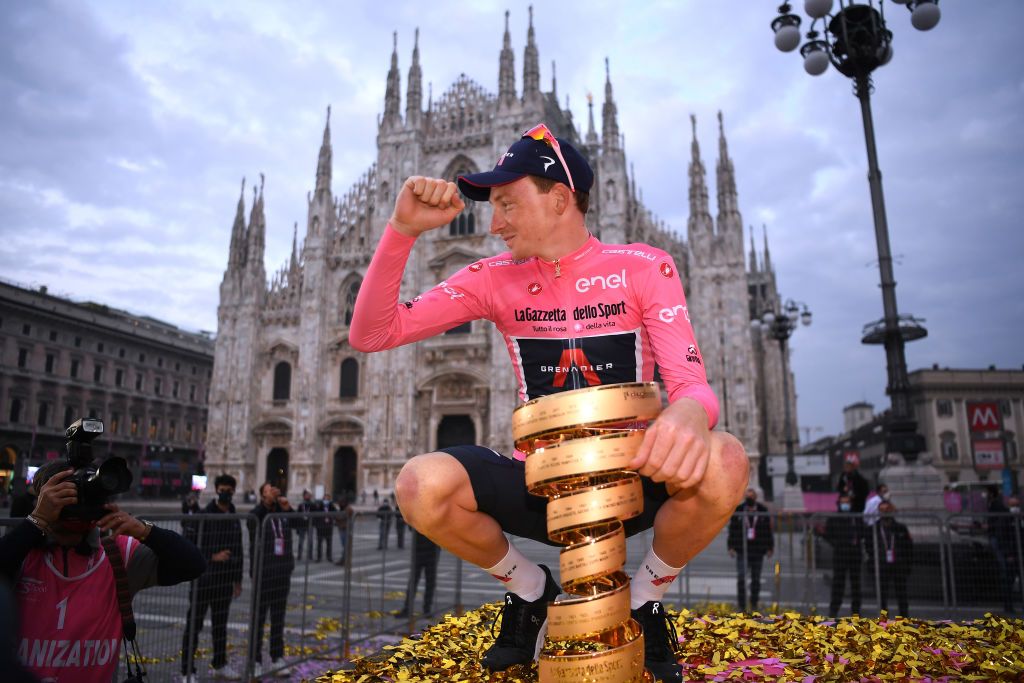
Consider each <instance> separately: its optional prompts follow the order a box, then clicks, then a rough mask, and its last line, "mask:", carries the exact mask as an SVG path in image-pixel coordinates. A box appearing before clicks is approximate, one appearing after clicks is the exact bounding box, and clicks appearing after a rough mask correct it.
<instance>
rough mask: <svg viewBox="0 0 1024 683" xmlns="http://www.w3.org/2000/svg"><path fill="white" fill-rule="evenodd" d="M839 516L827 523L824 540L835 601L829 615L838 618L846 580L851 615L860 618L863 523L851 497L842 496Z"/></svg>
mask: <svg viewBox="0 0 1024 683" xmlns="http://www.w3.org/2000/svg"><path fill="white" fill-rule="evenodd" d="M837 507H838V510H839V513H840V514H838V515H834V516H832V517H829V519H828V521H827V522H826V523H825V540H826V541H827V542H828V543H829V545H831V546H832V599H831V601H830V602H829V608H828V614H829V616H831V617H835V616H838V614H839V608H840V606H842V604H843V593H844V592H845V590H846V579H847V577H849V579H850V611H851V613H852V614H860V564H861V557H862V555H863V552H864V550H863V549H864V519H863V518H862V517H861V515H859V514H852V513H854V510H853V505H852V504H851V502H850V496H849V495H845V494H841V495H840V496H839V502H838V505H837Z"/></svg>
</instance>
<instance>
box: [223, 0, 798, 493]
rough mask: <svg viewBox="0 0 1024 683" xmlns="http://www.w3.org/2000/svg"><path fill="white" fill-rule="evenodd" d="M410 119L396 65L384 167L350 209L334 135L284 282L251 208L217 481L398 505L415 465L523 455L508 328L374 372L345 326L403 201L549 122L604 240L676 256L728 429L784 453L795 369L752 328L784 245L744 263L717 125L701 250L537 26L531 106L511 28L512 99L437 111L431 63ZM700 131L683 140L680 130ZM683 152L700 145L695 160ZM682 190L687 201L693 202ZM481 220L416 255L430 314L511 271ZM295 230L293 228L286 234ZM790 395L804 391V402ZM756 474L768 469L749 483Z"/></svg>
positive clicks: (232, 270)
mask: <svg viewBox="0 0 1024 683" xmlns="http://www.w3.org/2000/svg"><path fill="white" fill-rule="evenodd" d="M406 82H407V85H406V90H405V106H404V108H403V106H402V97H401V95H402V93H401V76H400V73H399V67H398V54H397V48H396V51H395V52H394V53H393V54H392V56H391V69H390V71H389V72H388V76H387V90H386V94H385V99H384V113H383V115H382V116H381V117H380V123H379V132H378V137H377V161H376V163H375V164H373V165H371V166H370V168H369V170H367V171H366V173H365V174H364V175H363V176H361V177H360V178H359V179H358V180H357V181H356V182H355V183H354V184H353V185H352V186H351V188H350V189H349V190H348V191H347V192H345V193H344V194H343V195H335V194H334V192H333V190H332V187H331V132H330V118H329V111H328V121H327V125H326V127H325V129H324V133H323V143H322V146H321V147H320V154H319V159H318V162H317V167H316V177H315V188H314V189H313V191H312V192H310V193H309V194H308V205H309V209H308V214H307V217H306V227H305V238H304V239H303V240H302V242H301V245H300V244H298V241H297V240H295V241H293V247H292V254H291V258H290V260H289V261H288V262H287V263H286V264H285V265H284V266H283V267H282V268H281V269H280V270H279V271H278V272H277V273H275V274H273V276H272V277H271V278H270V280H269V282H268V280H267V276H266V272H265V270H264V265H263V257H264V241H265V235H266V230H267V225H266V220H265V218H264V211H263V192H262V190H263V187H262V181H261V183H260V187H259V188H258V190H254V198H253V204H252V207H251V210H249V212H248V213H249V219H248V223H247V222H246V218H245V214H246V206H245V193H244V191H243V196H242V197H240V198H239V200H238V209H237V214H236V215H235V221H234V226H233V228H232V233H231V246H230V253H229V255H228V265H227V269H226V271H225V272H224V279H223V282H222V283H221V287H220V306H219V308H218V330H217V340H216V350H215V354H214V370H213V383H212V386H211V394H210V396H211V398H210V408H209V410H210V414H209V432H208V440H207V447H206V471H207V472H208V473H211V474H216V473H220V472H222V471H225V472H228V473H230V474H233V475H234V476H235V477H237V478H238V480H239V487H240V489H242V490H245V489H249V488H253V489H255V488H257V487H258V486H259V484H260V483H261V482H263V481H265V480H269V481H274V482H276V483H278V484H279V485H281V486H282V488H283V489H284V490H290V491H293V492H295V491H301V490H302V489H303V488H310V489H312V488H313V487H314V486H315V485H316V484H323V485H324V487H325V489H326V491H327V492H328V493H336V494H339V493H342V492H346V491H347V492H356V493H359V492H364V491H369V492H372V491H373V490H378V491H380V492H381V493H384V492H387V491H389V490H390V489H391V487H392V485H393V483H394V480H395V477H396V476H397V474H398V471H399V470H400V469H401V467H402V465H403V463H404V462H405V461H406V460H407V459H408V458H410V457H411V456H413V455H415V454H417V453H422V452H427V451H430V450H432V449H434V448H438V447H443V446H448V445H453V444H458V443H480V444H483V445H486V446H489V447H491V448H494V449H495V450H497V451H499V452H504V453H510V452H511V441H512V437H511V428H510V423H511V415H512V410H513V408H514V407H515V406H516V404H517V397H516V385H515V381H514V377H513V374H512V369H511V367H510V364H509V359H508V354H507V351H506V348H505V345H504V343H503V342H502V339H501V337H500V335H499V334H498V332H497V330H496V329H495V328H494V326H493V325H492V324H491V323H490V322H488V321H484V320H478V321H473V322H472V323H468V324H466V325H463V326H460V327H458V328H455V329H453V330H450V331H449V332H448V333H446V334H444V335H441V336H438V337H435V338H433V339H427V340H424V341H421V342H419V343H416V344H411V345H408V346H405V347H401V348H398V349H394V350H391V351H386V352H382V353H376V354H363V353H360V352H357V351H355V350H354V349H353V348H352V347H351V346H350V345H349V343H348V324H349V321H350V320H351V316H352V308H353V304H354V302H355V297H356V293H357V291H358V289H359V285H360V282H361V279H362V277H363V274H364V273H365V271H366V267H367V265H368V264H369V262H370V257H371V256H372V254H373V250H374V248H375V247H376V244H377V241H378V239H379V238H380V235H381V232H382V231H383V229H384V226H385V223H386V221H387V219H388V217H389V216H390V214H391V209H392V206H393V203H394V199H395V194H396V188H398V187H400V185H401V183H402V182H403V181H404V180H405V178H406V177H408V176H410V175H428V176H437V177H444V178H449V179H454V178H455V177H456V176H457V175H460V174H462V173H467V172H475V171H479V170H487V169H490V168H492V167H493V165H494V160H495V159H497V158H498V157H499V155H500V154H501V153H502V152H504V151H505V149H506V148H507V147H508V145H509V144H511V143H512V142H513V141H515V140H516V139H518V137H519V136H520V135H521V134H522V131H524V130H526V129H527V128H529V127H530V126H532V125H534V124H536V123H537V122H540V121H543V122H545V123H547V124H548V126H549V127H550V128H551V129H552V130H554V131H555V134H556V135H558V136H559V137H565V138H568V139H569V140H571V141H572V142H573V143H574V144H575V145H576V146H577V147H578V148H579V149H580V150H581V151H582V152H583V153H584V154H585V155H586V156H587V157H588V159H589V161H590V163H591V165H592V166H593V168H594V172H595V181H594V187H593V190H592V192H591V210H590V213H588V215H587V225H588V227H589V228H590V230H591V231H592V232H593V233H594V234H595V235H597V236H598V237H599V238H600V239H601V240H602V241H603V242H605V243H629V242H645V243H648V244H651V245H654V246H656V247H659V248H661V249H664V250H666V251H667V252H669V253H670V254H671V255H672V256H673V258H674V259H675V261H676V264H677V265H678V267H679V269H680V272H681V273H682V275H683V284H684V287H685V289H686V295H687V299H688V304H689V311H690V317H691V319H692V323H693V327H694V329H695V331H696V334H697V339H698V341H699V342H700V345H701V350H702V351H703V355H704V360H705V364H706V369H707V374H708V378H709V380H710V382H711V386H712V387H713V388H714V390H715V392H716V393H717V395H718V397H719V401H720V403H721V417H720V419H719V428H720V429H725V430H727V431H729V432H731V433H733V434H735V435H736V436H737V437H738V438H739V439H740V440H741V441H742V442H743V443H744V445H745V446H746V448H747V451H748V453H749V454H750V456H751V459H752V465H753V464H756V459H757V458H758V457H759V456H760V454H763V453H766V452H769V453H770V452H774V453H781V452H783V414H784V404H783V400H789V401H790V407H791V410H792V411H793V413H792V414H793V415H794V422H795V415H796V412H795V401H794V396H793V395H792V394H793V392H791V395H790V396H789V397H787V399H783V398H782V388H781V387H782V386H783V383H782V372H783V370H782V368H783V366H782V363H781V356H780V350H779V346H778V344H777V343H776V342H775V341H773V340H771V339H767V338H764V337H763V336H762V335H763V333H762V332H758V331H753V330H752V328H751V325H750V320H751V318H752V317H753V316H755V315H760V313H762V312H763V311H764V310H765V309H766V308H768V307H774V306H776V305H777V303H778V293H777V290H776V286H775V274H774V270H773V268H772V265H771V260H770V257H769V254H768V246H767V241H765V245H764V248H763V251H762V252H761V253H760V254H758V253H757V251H756V249H755V247H754V243H753V237H751V242H750V253H749V256H747V257H745V254H744V251H745V248H744V245H745V242H744V237H743V220H742V217H741V215H740V211H739V205H738V197H737V191H736V181H735V175H734V171H733V165H732V161H731V160H730V158H729V154H728V150H727V147H726V140H725V135H724V131H723V127H722V119H721V115H719V121H718V124H719V142H718V162H717V165H716V185H717V190H718V202H717V203H718V207H717V208H718V215H717V217H715V218H712V215H711V208H710V205H709V202H708V189H707V179H706V171H705V167H704V163H703V161H702V159H701V154H700V149H699V147H698V143H697V135H696V121H695V120H694V122H693V131H694V133H693V140H692V142H691V153H692V158H691V161H690V165H689V188H688V189H689V203H690V217H689V221H688V223H687V235H686V240H685V241H684V240H682V239H680V238H679V237H678V236H677V234H676V233H675V232H673V231H672V230H670V229H669V228H668V227H667V226H666V225H665V224H664V223H662V222H660V221H659V220H658V219H657V218H655V217H654V216H652V213H651V211H650V210H649V209H648V208H647V207H645V206H644V204H643V202H642V200H641V199H640V196H641V192H640V191H639V190H638V188H637V185H636V180H635V178H634V177H633V176H632V174H631V173H630V171H631V167H630V164H629V163H628V162H627V156H626V153H625V150H624V149H623V144H622V139H623V137H622V135H621V134H620V132H619V125H618V119H617V110H616V104H615V100H614V96H613V88H612V83H611V79H610V77H608V78H607V80H606V83H605V90H604V103H603V105H602V107H601V134H600V135H598V132H597V130H596V128H595V123H594V111H593V103H591V104H590V106H589V120H588V121H587V122H586V125H585V128H586V132H585V133H584V132H582V128H583V126H581V127H580V129H577V126H576V123H575V122H574V121H573V118H572V114H571V112H570V111H568V109H563V108H562V107H561V106H560V104H559V101H558V97H557V93H556V87H555V79H554V76H553V75H552V79H551V90H550V91H546V92H545V91H543V90H542V89H541V83H540V59H539V54H538V49H537V45H536V43H535V41H534V31H533V24H532V16H531V21H530V27H529V29H528V32H527V37H526V47H525V49H524V51H523V73H522V90H521V91H519V90H517V84H516V77H515V57H514V55H513V51H512V47H511V37H510V35H509V30H508V13H506V16H505V34H504V44H503V46H502V49H501V51H500V56H499V69H498V84H497V85H498V92H497V95H495V94H493V93H492V92H490V91H489V90H488V89H486V88H484V87H483V86H481V85H479V84H478V83H476V82H475V81H473V80H472V79H470V78H469V77H468V76H466V75H462V76H460V77H459V78H458V80H456V81H455V83H453V84H452V85H451V87H450V88H449V89H448V91H447V92H445V93H444V95H442V96H441V97H440V98H438V99H437V100H433V98H431V101H428V103H427V106H426V108H424V106H423V99H424V97H423V95H424V93H423V76H422V71H421V68H420V61H419V49H418V46H417V47H414V48H413V52H412V64H411V66H410V67H409V72H408V78H407V81H406ZM682 129H683V126H680V130H682ZM678 144H679V146H680V147H681V146H682V145H683V144H684V141H683V140H680V141H679V143H678ZM683 190H684V188H683V187H682V185H681V183H680V187H679V193H680V195H682V193H683ZM468 204H469V206H468V208H467V210H466V211H465V212H463V214H462V215H460V216H459V217H458V218H457V219H456V220H455V222H453V223H452V224H451V225H450V226H447V227H443V228H440V229H438V230H435V231H432V232H430V233H428V234H426V235H424V236H423V237H421V238H420V239H419V240H418V243H417V244H416V247H415V248H414V250H413V253H412V255H411V257H410V261H409V265H408V267H407V269H406V273H405V278H404V280H403V284H402V297H403V300H407V299H409V298H412V297H414V296H415V295H417V294H419V293H420V292H423V291H425V290H427V289H429V288H430V287H433V286H434V285H435V284H437V283H438V282H440V281H442V280H443V279H445V277H446V276H448V275H450V274H451V273H454V272H455V271H456V270H458V269H459V268H462V267H463V266H465V265H467V264H470V263H472V262H474V261H476V260H478V259H480V258H483V257H486V256H490V255H493V254H496V253H499V252H500V251H502V250H503V247H504V245H503V244H502V243H501V241H500V240H498V239H497V238H495V237H491V236H489V235H488V225H489V224H490V207H489V205H487V204H486V203H474V202H468ZM279 229H280V228H279ZM789 386H790V387H792V386H794V383H793V382H792V381H791V382H789ZM753 472H756V468H755V469H752V477H753V476H756V475H755V474H753Z"/></svg>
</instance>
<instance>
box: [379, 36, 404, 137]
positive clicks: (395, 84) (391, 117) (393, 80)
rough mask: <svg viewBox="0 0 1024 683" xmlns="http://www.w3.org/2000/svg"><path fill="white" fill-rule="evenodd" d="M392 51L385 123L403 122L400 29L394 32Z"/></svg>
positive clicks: (386, 93) (385, 95)
mask: <svg viewBox="0 0 1024 683" xmlns="http://www.w3.org/2000/svg"><path fill="white" fill-rule="evenodd" d="M393 39H394V47H393V49H392V51H391V69H390V70H389V71H388V85H387V90H385V91H384V121H383V123H384V125H388V124H400V123H401V114H400V113H399V112H400V111H401V106H402V102H401V98H402V76H401V75H400V74H399V73H398V31H395V32H394V35H393Z"/></svg>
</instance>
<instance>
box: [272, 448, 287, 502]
mask: <svg viewBox="0 0 1024 683" xmlns="http://www.w3.org/2000/svg"><path fill="white" fill-rule="evenodd" d="M267 481H269V482H270V483H271V484H273V485H274V486H276V487H277V488H279V489H281V495H282V496H285V495H287V494H288V451H287V450H286V449H284V448H274V449H272V450H271V451H270V453H268V454H267Z"/></svg>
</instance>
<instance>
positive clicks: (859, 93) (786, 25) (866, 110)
mask: <svg viewBox="0 0 1024 683" xmlns="http://www.w3.org/2000/svg"><path fill="white" fill-rule="evenodd" d="M891 2H892V3H893V4H897V5H905V6H906V8H907V9H908V10H910V12H911V23H912V24H913V25H914V27H915V28H917V29H918V30H921V31H927V30H930V29H932V28H934V27H935V25H936V24H938V23H939V18H940V13H939V7H938V4H939V3H938V0H891ZM876 6H877V8H876ZM832 8H833V1H832V0H805V2H804V10H805V11H806V12H807V14H808V15H809V16H810V17H811V19H812V21H811V27H810V30H809V31H808V32H807V35H806V37H807V42H806V43H804V45H803V47H801V48H800V54H801V55H802V56H803V58H804V70H805V71H807V73H809V74H811V75H812V76H819V75H821V74H823V73H824V72H825V71H826V70H827V69H828V65H829V64H830V63H831V64H832V66H834V67H835V68H836V70H837V71H839V72H840V73H841V74H843V75H844V76H846V77H847V78H850V79H852V80H853V93H854V95H856V97H857V99H858V100H860V110H861V117H862V119H863V121H864V141H865V143H866V145H867V153H868V185H869V187H870V189H871V208H872V213H873V218H874V224H875V242H876V245H877V249H878V269H879V273H880V276H881V288H882V309H883V313H884V317H883V318H882V319H881V320H877V321H874V322H871V323H868V324H867V325H865V326H864V331H863V337H862V339H861V342H862V343H864V344H883V345H884V347H885V357H886V369H887V384H886V393H887V394H888V395H889V399H890V401H891V412H890V418H889V422H888V425H887V430H886V451H887V452H898V453H902V454H903V455H904V457H905V458H906V459H907V460H913V459H915V458H916V457H917V454H918V453H920V452H921V451H922V450H924V439H923V438H922V437H921V436H920V435H919V434H917V423H916V421H915V420H914V416H913V412H912V410H911V406H910V383H909V380H908V378H907V359H906V354H905V352H904V346H905V344H906V342H908V341H914V340H917V339H921V338H923V337H925V336H926V335H927V334H928V332H927V330H926V329H925V328H924V326H923V324H922V323H923V321H922V320H920V319H917V318H915V317H913V316H911V315H902V316H901V315H900V314H899V312H898V309H897V307H896V279H895V277H894V275H893V269H892V252H891V250H890V247H889V226H888V222H887V220H886V215H885V198H884V196H883V194H882V172H881V171H880V170H879V168H878V152H877V150H876V146H875V127H874V122H873V120H872V116H871V91H872V89H873V86H872V84H871V73H872V72H873V71H874V70H875V69H877V68H878V67H880V66H883V65H885V64H887V63H888V62H889V60H890V59H892V31H890V30H888V28H886V24H885V7H884V1H883V0H877V2H876V0H868V1H867V2H855V1H854V0H845V1H844V0H839V11H838V12H836V13H835V14H834V15H833V14H832ZM791 10H792V8H791V7H790V5H789V3H788V2H785V3H783V4H782V5H781V6H780V7H779V16H778V17H776V18H775V20H774V21H773V22H772V30H773V31H774V32H775V46H776V47H778V48H779V49H780V50H782V51H783V52H790V51H792V50H794V49H796V47H797V45H798V44H799V43H800V23H801V19H800V17H799V16H797V15H796V14H793V13H792V11H791ZM819 21H820V22H821V26H820V28H821V30H822V32H823V34H819V32H818V28H819V24H818V22H819Z"/></svg>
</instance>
